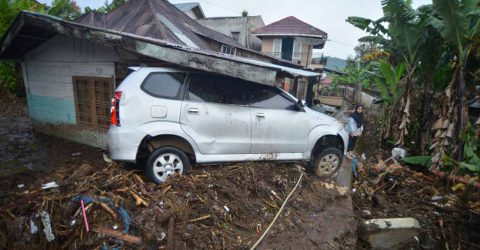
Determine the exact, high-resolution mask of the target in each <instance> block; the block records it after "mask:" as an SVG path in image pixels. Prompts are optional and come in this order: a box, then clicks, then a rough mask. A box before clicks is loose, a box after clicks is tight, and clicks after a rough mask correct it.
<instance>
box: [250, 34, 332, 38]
mask: <svg viewBox="0 0 480 250" xmlns="http://www.w3.org/2000/svg"><path fill="white" fill-rule="evenodd" d="M253 35H255V36H257V37H259V38H260V37H265V36H297V37H308V38H317V39H327V36H326V35H312V34H302V33H254V34H253Z"/></svg>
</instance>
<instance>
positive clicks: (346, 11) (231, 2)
mask: <svg viewBox="0 0 480 250" xmlns="http://www.w3.org/2000/svg"><path fill="white" fill-rule="evenodd" d="M40 2H43V3H48V4H50V3H51V0H41V1H40ZM170 2H172V3H184V2H200V5H201V6H202V9H203V11H204V12H205V15H206V16H207V17H218V16H238V15H240V14H241V12H242V10H246V11H248V14H249V15H261V16H262V18H263V21H264V22H265V24H269V23H272V22H275V21H278V20H280V19H282V18H285V17H287V16H295V17H296V18H298V19H300V20H302V21H304V22H307V23H309V24H311V25H313V26H315V27H317V28H319V29H321V30H323V31H325V32H327V33H328V38H329V41H327V43H326V44H325V48H324V49H323V50H322V51H321V52H323V53H324V54H325V55H328V56H336V57H340V58H343V59H346V58H347V57H348V56H349V55H353V54H354V51H353V47H355V45H356V44H358V41H357V40H358V38H360V37H362V36H364V35H365V34H364V33H363V32H362V31H360V30H359V29H357V28H355V27H353V26H352V25H351V24H349V23H347V22H345V20H346V19H347V17H349V16H361V17H367V18H370V19H377V18H380V17H381V16H382V8H381V5H380V2H381V1H380V0H328V1H327V0H242V1H238V0H170ZM431 2H432V1H431V0H413V5H414V7H418V6H420V5H423V4H429V3H431ZM77 3H78V5H80V7H82V9H83V8H85V7H86V6H90V7H92V8H97V7H99V6H101V5H103V3H104V1H102V0H77Z"/></svg>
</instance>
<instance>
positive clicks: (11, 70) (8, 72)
mask: <svg viewBox="0 0 480 250" xmlns="http://www.w3.org/2000/svg"><path fill="white" fill-rule="evenodd" d="M16 84H17V81H16V78H15V64H14V63H9V62H2V63H0V87H1V88H2V89H4V90H8V91H10V92H13V91H15V87H16Z"/></svg>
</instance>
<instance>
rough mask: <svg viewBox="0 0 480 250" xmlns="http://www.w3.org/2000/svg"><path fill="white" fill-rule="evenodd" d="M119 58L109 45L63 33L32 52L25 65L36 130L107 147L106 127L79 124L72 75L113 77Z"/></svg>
mask: <svg viewBox="0 0 480 250" xmlns="http://www.w3.org/2000/svg"><path fill="white" fill-rule="evenodd" d="M118 60H119V58H118V56H117V53H116V52H115V51H114V50H113V49H112V48H110V47H106V46H102V45H97V44H93V43H91V42H88V41H85V40H80V39H75V38H70V37H63V36H56V37H54V38H52V39H50V40H48V41H46V42H45V43H43V44H42V45H40V46H39V47H37V48H36V49H34V50H33V51H31V52H29V53H28V54H27V55H26V56H25V58H24V61H23V64H22V66H23V71H24V78H25V85H26V86H25V87H26V91H27V100H28V108H29V113H30V117H31V119H32V123H33V126H34V129H35V131H38V132H43V133H46V134H50V135H55V136H59V137H63V138H68V139H69V140H73V141H76V142H80V143H84V144H88V145H91V146H96V147H106V135H105V132H106V131H97V130H93V129H88V128H81V127H79V126H77V119H76V112H75V101H74V93H73V82H72V77H73V76H95V77H108V78H112V77H113V75H114V74H115V64H114V62H115V61H118Z"/></svg>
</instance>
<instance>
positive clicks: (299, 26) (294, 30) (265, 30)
mask: <svg viewBox="0 0 480 250" xmlns="http://www.w3.org/2000/svg"><path fill="white" fill-rule="evenodd" d="M253 33H254V34H256V35H257V36H273V35H297V36H305V37H322V38H326V37H327V33H326V32H325V31H323V30H320V29H318V28H315V27H313V26H312V25H310V24H308V23H306V22H303V21H301V20H299V19H297V18H296V17H293V16H289V17H286V18H284V19H282V20H279V21H276V22H274V23H271V24H269V25H266V26H264V27H262V28H260V29H257V30H255V31H253Z"/></svg>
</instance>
